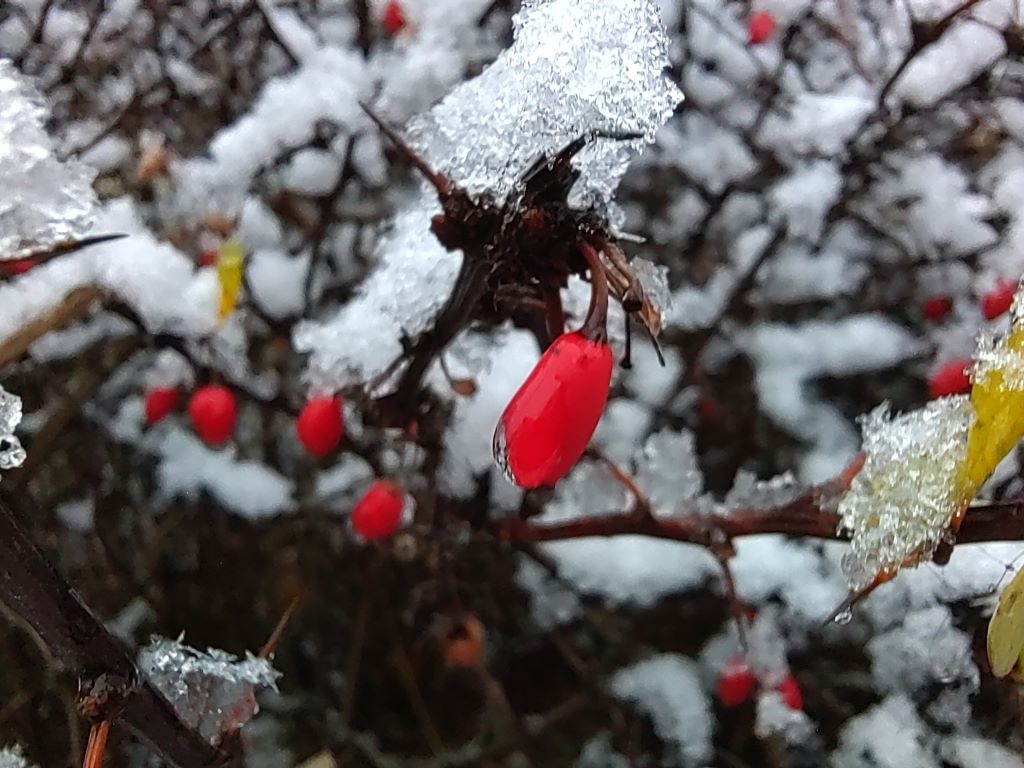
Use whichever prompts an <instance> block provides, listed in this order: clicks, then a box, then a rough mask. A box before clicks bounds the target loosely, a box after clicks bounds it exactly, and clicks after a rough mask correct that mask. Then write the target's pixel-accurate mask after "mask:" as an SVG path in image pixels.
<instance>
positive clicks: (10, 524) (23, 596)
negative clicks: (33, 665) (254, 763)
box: [0, 503, 242, 768]
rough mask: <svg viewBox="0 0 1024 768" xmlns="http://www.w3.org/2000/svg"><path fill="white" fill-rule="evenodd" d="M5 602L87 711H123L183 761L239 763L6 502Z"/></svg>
mask: <svg viewBox="0 0 1024 768" xmlns="http://www.w3.org/2000/svg"><path fill="white" fill-rule="evenodd" d="M0 601H2V602H3V603H5V604H6V605H7V606H8V607H9V608H10V609H11V610H12V611H13V612H14V613H15V614H17V615H18V616H19V617H20V618H21V619H22V621H24V622H25V623H26V624H27V625H28V626H29V627H31V628H32V630H33V631H34V632H35V633H36V634H37V635H38V636H39V639H40V640H41V641H42V643H43V644H44V645H45V646H46V647H47V649H48V650H49V651H50V653H52V654H53V656H54V657H55V658H56V659H57V661H59V662H60V663H61V664H62V665H63V666H64V667H65V668H66V669H67V670H68V671H69V672H70V673H71V674H73V675H75V676H76V677H77V678H78V686H79V698H78V704H79V709H80V711H81V712H82V713H83V714H84V715H85V716H86V717H88V718H89V719H90V720H92V721H93V722H101V721H103V720H112V719H114V718H120V719H121V720H122V721H123V722H124V723H125V724H126V725H127V726H128V727H129V728H130V729H131V730H132V731H133V732H134V733H135V734H136V735H137V736H139V737H140V738H142V739H144V740H146V741H147V742H149V743H150V744H151V745H152V746H153V747H154V749H156V750H157V751H158V752H159V753H160V754H161V755H162V756H163V757H164V758H165V759H166V760H167V761H168V762H170V763H171V764H173V765H175V766H179V768H199V767H200V766H234V767H235V768H241V765H242V763H241V761H240V760H239V759H234V760H232V758H230V757H228V756H227V755H225V754H223V753H221V752H220V751H219V750H217V749H215V748H214V747H212V746H210V745H209V744H208V743H207V742H206V741H205V740H203V739H202V737H200V736H199V735H198V734H197V733H196V732H195V731H193V730H191V729H190V728H189V727H188V726H187V725H185V724H184V723H183V722H182V721H181V720H180V719H179V718H178V716H177V714H175V712H174V709H173V707H171V705H170V704H169V703H168V701H167V699H165V698H164V697H163V696H162V695H161V694H160V693H159V692H158V691H157V690H156V689H155V688H154V687H153V686H152V685H151V684H150V683H149V682H148V681H147V680H146V679H145V678H144V677H143V676H142V674H141V673H140V672H139V670H138V668H137V667H136V666H135V663H134V662H133V661H132V659H131V657H129V655H128V652H127V651H126V649H125V648H124V646H122V644H121V643H120V641H118V640H117V639H115V638H114V636H113V635H111V634H110V632H108V631H107V629H106V627H104V626H103V623H102V622H101V621H99V619H97V618H96V616H95V615H94V614H93V613H92V611H90V610H89V608H88V607H87V606H86V605H85V604H84V603H83V602H82V601H81V599H80V598H79V597H78V595H77V594H76V593H75V592H74V590H72V589H71V587H70V586H69V585H68V583H67V582H66V581H65V580H64V578H63V577H62V576H61V575H60V574H59V573H58V572H57V570H56V569H55V568H54V567H53V566H52V565H51V564H50V562H49V561H48V560H47V559H46V556H45V555H43V553H42V551H40V549H39V548H38V547H37V546H36V545H35V543H34V542H33V541H32V540H31V539H30V538H29V536H28V534H26V533H25V531H24V530H23V529H22V527H21V525H20V524H19V523H18V521H17V519H16V518H15V517H14V514H13V513H12V512H11V511H10V510H9V509H8V508H7V507H6V506H5V505H4V504H3V503H0Z"/></svg>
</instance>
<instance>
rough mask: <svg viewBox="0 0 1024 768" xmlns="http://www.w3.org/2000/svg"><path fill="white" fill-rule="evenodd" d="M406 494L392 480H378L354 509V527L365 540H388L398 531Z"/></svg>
mask: <svg viewBox="0 0 1024 768" xmlns="http://www.w3.org/2000/svg"><path fill="white" fill-rule="evenodd" d="M404 507H405V492H404V491H403V490H402V489H401V488H400V487H399V486H398V485H396V484H395V483H393V482H391V481H390V480H377V481H376V482H375V483H374V484H373V485H371V486H370V489H369V490H368V491H367V492H366V493H364V494H363V497H362V498H361V499H359V501H357V502H356V505H355V506H354V507H353V508H352V527H353V528H354V529H355V531H356V533H358V534H359V535H360V536H362V537H363V538H364V539H369V540H373V539H386V538H387V537H388V536H391V535H392V534H393V533H394V532H395V531H397V530H398V526H399V524H400V523H401V522H402V509H403V508H404Z"/></svg>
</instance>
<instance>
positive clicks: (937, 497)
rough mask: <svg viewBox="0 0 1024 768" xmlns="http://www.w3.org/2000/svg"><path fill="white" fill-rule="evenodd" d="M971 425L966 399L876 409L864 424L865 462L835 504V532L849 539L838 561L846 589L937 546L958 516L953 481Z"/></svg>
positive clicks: (858, 586) (865, 581) (865, 583)
mask: <svg viewBox="0 0 1024 768" xmlns="http://www.w3.org/2000/svg"><path fill="white" fill-rule="evenodd" d="M970 420H971V411H970V408H969V405H968V398H967V397H966V396H964V395H960V396H955V397H947V398H941V399H939V400H933V401H932V402H930V403H929V404H928V405H927V406H926V407H924V408H922V409H920V410H917V411H912V412H910V413H905V414H901V415H899V416H896V417H893V416H891V415H890V413H889V408H888V406H886V405H881V406H879V407H878V408H876V409H875V410H874V411H873V412H872V413H871V414H869V415H868V416H866V417H864V419H863V422H862V426H863V431H864V445H863V450H864V453H865V454H866V456H867V460H866V462H865V464H864V468H863V469H862V470H861V471H860V472H859V473H858V474H857V476H856V477H855V478H854V480H853V483H852V485H851V486H850V490H849V492H848V493H847V494H846V495H844V496H843V498H842V500H841V501H840V502H839V514H840V516H841V518H842V522H841V528H842V529H843V530H846V531H849V532H850V533H851V534H852V537H851V544H850V555H849V557H848V558H847V559H846V560H845V562H844V570H845V571H846V574H847V578H848V579H849V581H850V585H851V587H853V588H854V589H857V588H860V587H863V586H866V585H867V584H868V583H870V582H871V580H872V579H873V578H874V576H875V574H877V573H879V572H881V571H885V570H891V569H896V568H899V567H900V566H901V565H902V564H903V563H904V561H906V560H908V558H911V556H915V557H924V558H927V557H928V556H930V554H931V552H932V551H933V550H934V549H935V547H936V546H938V544H939V542H940V541H941V540H942V537H943V535H944V533H945V531H946V529H947V527H948V525H949V523H950V520H951V518H952V517H953V515H954V514H955V513H956V511H957V509H958V507H957V500H956V490H955V488H954V485H953V482H954V478H955V477H956V474H957V468H958V467H959V466H960V464H961V463H962V462H963V460H964V457H965V455H966V449H967V429H968V427H969V425H970Z"/></svg>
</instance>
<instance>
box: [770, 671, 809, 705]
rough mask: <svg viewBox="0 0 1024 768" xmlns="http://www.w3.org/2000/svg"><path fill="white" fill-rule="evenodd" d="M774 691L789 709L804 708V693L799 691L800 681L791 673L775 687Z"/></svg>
mask: <svg viewBox="0 0 1024 768" xmlns="http://www.w3.org/2000/svg"><path fill="white" fill-rule="evenodd" d="M775 692H776V693H778V694H779V695H780V696H782V703H783V704H785V705H786V706H787V707H789V708H790V709H803V708H804V695H803V693H802V692H801V691H800V683H798V682H797V681H796V678H795V677H793V676H792V675H789V676H788V677H787V678H786V679H785V680H783V681H782V682H781V683H779V684H778V685H777V686H776V687H775Z"/></svg>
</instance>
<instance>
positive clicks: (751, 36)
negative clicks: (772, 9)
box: [747, 11, 775, 45]
mask: <svg viewBox="0 0 1024 768" xmlns="http://www.w3.org/2000/svg"><path fill="white" fill-rule="evenodd" d="M773 34H775V17H774V16H772V15H771V14H770V13H768V11H758V12H757V13H755V14H753V15H751V17H750V18H749V19H748V20H747V41H748V42H749V43H750V44H751V45H760V44H761V43H765V42H767V41H768V40H769V39H770V38H771V36H772V35H773Z"/></svg>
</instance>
